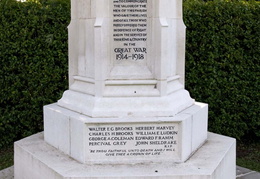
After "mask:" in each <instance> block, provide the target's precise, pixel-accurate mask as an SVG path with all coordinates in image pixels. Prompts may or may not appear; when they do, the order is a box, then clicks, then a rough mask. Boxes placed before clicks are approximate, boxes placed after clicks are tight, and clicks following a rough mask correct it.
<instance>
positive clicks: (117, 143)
mask: <svg viewBox="0 0 260 179" xmlns="http://www.w3.org/2000/svg"><path fill="white" fill-rule="evenodd" d="M87 142H88V150H89V151H88V152H89V153H90V154H92V155H103V156H104V157H105V156H107V157H108V156H117V157H119V156H130V157H131V156H149V155H167V154H169V153H171V154H172V153H173V152H176V150H177V144H178V125H177V124H172V123H169V124H147V125H141V124H139V125H129V126H126V125H113V126H112V125H111V126H106V125H104V126H88V141H87Z"/></svg>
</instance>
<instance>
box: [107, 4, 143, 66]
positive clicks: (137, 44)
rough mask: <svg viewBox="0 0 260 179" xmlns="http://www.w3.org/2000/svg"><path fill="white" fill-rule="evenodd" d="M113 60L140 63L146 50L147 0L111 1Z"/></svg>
mask: <svg viewBox="0 0 260 179" xmlns="http://www.w3.org/2000/svg"><path fill="white" fill-rule="evenodd" d="M112 6H113V7H112V10H113V12H112V16H113V23H112V26H113V28H112V29H113V33H112V35H113V44H114V46H113V58H114V59H115V60H116V61H124V60H131V61H142V60H145V59H146V54H147V48H146V42H147V0H113V4H112Z"/></svg>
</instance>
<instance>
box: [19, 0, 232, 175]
mask: <svg viewBox="0 0 260 179" xmlns="http://www.w3.org/2000/svg"><path fill="white" fill-rule="evenodd" d="M184 66H185V25H184V23H183V20H182V1H181V0H72V1H71V23H70V25H69V89H68V90H67V91H65V92H64V94H63V96H62V98H61V99H60V100H58V102H57V103H55V104H51V105H47V106H45V107H44V135H43V134H37V135H34V136H31V137H29V138H26V139H24V140H21V141H18V142H17V143H15V178H16V179H30V178H32V179H35V178H37V179H47V178H48V179H54V178H64V179H65V178H70V179H74V178H75V179H76V178H82V179H90V178H91V179H92V178H97V179H101V178H109V179H112V178H124V179H130V178H133V179H134V178H140V179H141V178H158V179H159V178H162V179H165V178H174V179H186V178H187V179H190V178H192V179H199V178H200V179H202V178H203V179H204V178H205V179H206V178H207V179H234V178H235V141H234V139H230V138H227V137H223V136H219V135H216V134H209V136H208V138H207V123H208V106H207V104H203V103H198V102H195V100H194V99H192V98H191V97H190V95H189V92H188V91H187V90H185V88H184V80H185V70H184ZM43 136H44V138H43Z"/></svg>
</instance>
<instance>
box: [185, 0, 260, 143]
mask: <svg viewBox="0 0 260 179" xmlns="http://www.w3.org/2000/svg"><path fill="white" fill-rule="evenodd" d="M184 21H185V24H186V26H187V39H186V40H187V43H186V87H187V89H188V90H189V91H190V93H191V95H192V96H193V97H194V98H195V99H196V100H197V101H202V102H206V103H208V104H209V130H210V131H213V132H216V133H221V134H224V135H228V136H233V137H235V138H237V139H241V140H242V139H246V140H257V139H259V137H260V128H259V126H260V120H259V109H260V105H259V104H260V103H259V101H260V90H259V89H260V85H259V82H260V3H259V2H256V1H249V2H246V1H208V2H203V1H196V0H195V1H191V0H190V1H188V0H186V2H185V3H184Z"/></svg>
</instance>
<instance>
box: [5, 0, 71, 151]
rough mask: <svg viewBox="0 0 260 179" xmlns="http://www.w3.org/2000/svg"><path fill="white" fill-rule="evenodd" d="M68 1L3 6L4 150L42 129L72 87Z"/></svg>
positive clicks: (8, 1) (11, 0)
mask: <svg viewBox="0 0 260 179" xmlns="http://www.w3.org/2000/svg"><path fill="white" fill-rule="evenodd" d="M69 19H70V6H69V1H68V0H66V1H65V0H60V1H53V0H52V1H42V2H37V3H35V2H24V3H21V2H16V1H15V0H1V1H0V24H1V25H0V86H1V88H0V138H1V140H0V147H1V146H4V145H8V144H10V143H12V142H13V141H15V140H17V139H20V138H23V137H26V136H28V135H31V134H33V133H35V132H38V131H41V130H43V120H42V116H43V115H42V108H43V105H45V104H49V103H53V102H55V101H57V100H58V99H59V98H60V96H61V94H62V92H63V91H64V89H66V88H67V81H68V80H67V68H68V67H67V56H68V52H67V51H68V50H67V46H68V45H67V39H68V37H67V26H68V24H69Z"/></svg>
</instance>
